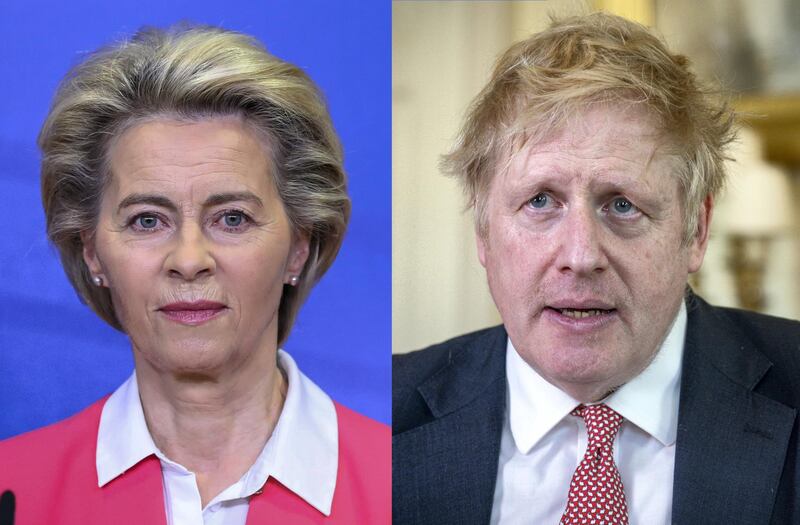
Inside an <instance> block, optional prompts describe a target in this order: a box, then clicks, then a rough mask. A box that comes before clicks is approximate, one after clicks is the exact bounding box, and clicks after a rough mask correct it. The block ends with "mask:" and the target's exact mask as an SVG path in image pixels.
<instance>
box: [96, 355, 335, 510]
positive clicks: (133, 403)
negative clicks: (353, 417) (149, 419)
mask: <svg viewBox="0 0 800 525" xmlns="http://www.w3.org/2000/svg"><path fill="white" fill-rule="evenodd" d="M278 365H279V366H280V368H281V369H282V370H283V371H284V372H285V374H286V377H287V379H288V383H289V384H288V389H287V392H286V399H285V401H284V404H283V410H282V411H281V414H280V416H279V418H278V423H277V424H276V426H275V429H274V430H273V431H272V436H270V438H269V440H268V441H267V443H266V445H264V449H263V450H262V451H261V454H260V455H259V456H258V458H257V459H256V461H255V463H254V464H253V465H252V466H251V467H250V469H249V470H248V471H247V472H246V473H245V474H244V475H243V476H242V477H241V479H239V481H237V482H236V483H234V484H233V485H231V486H230V487H228V488H226V489H225V490H223V491H222V492H221V493H220V494H219V495H218V496H216V497H215V498H214V499H213V500H211V501H210V502H209V503H208V505H206V507H205V508H201V500H200V491H199V490H198V488H197V481H196V479H195V475H194V474H193V473H192V472H190V471H189V470H187V469H186V468H185V467H183V466H182V465H179V464H178V463H175V462H174V461H171V460H170V459H169V458H167V457H166V456H165V455H164V454H163V453H162V452H161V451H160V450H159V449H158V448H157V447H156V445H155V443H153V438H152V437H151V436H150V433H149V431H148V430H147V424H146V423H145V419H144V412H143V410H142V403H141V400H140V399H139V387H138V384H137V382H136V373H135V372H134V374H133V375H131V377H130V378H128V380H127V381H125V383H123V384H122V386H120V387H119V388H118V389H117V390H116V391H115V392H114V393H113V394H112V395H111V397H109V398H108V401H106V404H105V406H104V407H103V412H102V414H101V416H100V428H99V431H98V434H97V478H98V483H99V485H100V487H102V486H103V485H105V484H106V483H108V482H109V481H111V480H112V479H114V478H116V477H117V476H121V475H124V473H125V471H126V470H127V469H129V468H131V467H132V466H134V465H135V464H137V463H138V462H139V461H141V460H142V459H144V458H146V457H148V456H150V455H151V454H155V455H156V456H157V457H158V459H159V460H160V461H161V474H162V477H163V481H164V505H165V508H166V515H167V523H168V524H170V525H198V524H204V525H223V524H224V525H244V524H245V521H246V520H247V509H248V506H249V500H248V498H249V496H251V495H252V494H253V493H255V492H256V491H258V490H259V489H261V488H262V487H263V486H264V483H266V481H267V478H268V477H270V476H271V477H274V478H275V479H277V480H278V481H280V482H281V483H282V484H283V485H284V486H286V487H287V488H288V489H289V490H291V491H292V492H294V493H295V494H297V495H298V496H300V497H301V498H303V499H304V500H305V501H306V502H308V504H309V505H311V506H313V507H315V508H316V509H318V510H319V511H320V512H322V513H323V514H325V515H326V516H329V515H330V512H331V504H332V501H333V492H334V487H335V485H336V473H337V469H338V451H339V435H338V425H337V419H336V409H335V408H334V405H333V401H331V399H330V398H329V397H328V395H327V394H325V393H324V392H323V391H322V390H320V389H319V387H317V385H315V384H314V383H313V382H312V381H311V380H310V379H309V378H307V377H306V376H305V375H303V373H302V372H300V370H299V369H298V368H297V365H296V364H295V362H294V360H293V359H292V358H291V356H289V354H287V353H286V352H284V351H283V350H279V351H278Z"/></svg>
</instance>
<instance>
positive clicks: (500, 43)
mask: <svg viewBox="0 0 800 525" xmlns="http://www.w3.org/2000/svg"><path fill="white" fill-rule="evenodd" d="M392 7H393V12H392V16H393V22H392V23H393V31H392V53H393V56H392V64H393V86H392V97H393V114H392V206H393V221H392V241H393V251H392V254H393V255H392V321H393V322H392V325H393V330H392V332H393V334H392V348H393V350H394V351H395V352H407V351H410V350H414V349H418V348H421V347H423V346H427V345H429V344H433V343H435V342H438V341H441V340H444V339H448V338H450V337H453V336H456V335H458V334H462V333H465V332H469V331H472V330H477V329H479V328H482V327H486V326H490V325H493V324H497V323H499V322H500V318H499V316H498V314H497V311H496V310H495V307H494V303H493V302H492V300H491V297H490V296H489V292H488V287H487V286H486V279H485V275H484V271H483V268H482V267H481V266H480V264H479V262H478V259H477V256H476V253H475V242H474V235H473V231H472V217H471V215H470V214H469V213H465V212H463V199H462V195H461V192H460V190H459V188H458V187H457V185H456V183H455V181H453V180H450V179H448V178H446V177H444V176H443V175H442V174H441V172H440V171H439V168H438V162H439V158H440V156H441V155H442V154H443V153H445V152H447V151H448V150H449V148H450V147H451V146H452V145H453V143H454V140H455V137H456V135H457V133H458V128H459V126H460V123H461V118H462V115H463V114H464V112H465V110H466V107H467V105H468V104H469V102H470V101H471V99H472V98H473V97H474V96H475V95H476V94H477V93H478V91H479V90H480V89H481V87H482V86H483V85H484V84H485V83H486V80H487V79H488V75H489V72H490V69H491V66H492V63H493V61H494V60H495V58H496V57H497V55H498V54H499V53H501V52H502V51H503V50H504V49H505V48H506V47H508V45H509V44H510V43H511V42H513V41H514V40H517V39H519V38H522V37H524V36H527V35H528V34H530V33H531V32H534V31H538V30H541V29H542V28H544V27H545V26H546V24H547V20H548V19H547V13H548V12H550V11H552V12H555V13H557V14H567V13H572V12H579V11H582V10H583V11H585V10H586V7H585V2H572V1H567V2H564V1H561V2H542V1H535V2H451V1H447V2H394V3H393V5H392Z"/></svg>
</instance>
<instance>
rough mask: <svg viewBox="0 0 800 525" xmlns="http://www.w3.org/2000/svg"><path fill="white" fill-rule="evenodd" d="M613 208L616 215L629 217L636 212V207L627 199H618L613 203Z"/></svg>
mask: <svg viewBox="0 0 800 525" xmlns="http://www.w3.org/2000/svg"><path fill="white" fill-rule="evenodd" d="M611 208H612V209H613V211H614V212H615V213H618V214H620V215H628V214H630V213H631V212H632V211H635V210H636V206H634V205H633V203H632V202H631V201H629V200H628V199H626V198H625V197H617V198H616V199H614V200H613V201H612V202H611Z"/></svg>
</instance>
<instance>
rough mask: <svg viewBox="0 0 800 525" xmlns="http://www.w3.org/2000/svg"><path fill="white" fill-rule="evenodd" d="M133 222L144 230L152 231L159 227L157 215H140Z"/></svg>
mask: <svg viewBox="0 0 800 525" xmlns="http://www.w3.org/2000/svg"><path fill="white" fill-rule="evenodd" d="M133 222H134V224H135V225H136V226H137V227H138V228H140V229H142V230H152V229H155V228H157V227H158V217H156V216H155V215H139V216H138V217H136V218H135V219H134V221H133Z"/></svg>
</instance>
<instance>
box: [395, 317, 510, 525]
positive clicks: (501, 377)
mask: <svg viewBox="0 0 800 525" xmlns="http://www.w3.org/2000/svg"><path fill="white" fill-rule="evenodd" d="M505 347H506V333H505V330H504V329H502V327H498V328H497V329H495V330H492V331H490V332H488V333H487V334H485V335H484V336H483V337H481V338H478V339H476V340H474V341H472V342H471V343H470V344H469V345H467V346H465V347H464V348H461V349H459V350H454V352H453V357H452V359H451V361H450V363H448V365H447V366H445V367H444V368H443V369H442V370H441V371H439V372H438V373H437V374H435V375H434V376H432V377H431V378H430V379H429V380H428V381H426V382H425V383H423V384H422V385H420V387H419V388H418V391H419V393H420V395H421V396H422V398H423V399H424V401H425V403H426V404H427V405H428V408H429V409H430V411H431V413H432V414H433V416H434V420H433V421H432V422H430V423H428V424H426V425H423V426H421V427H417V428H414V429H412V430H409V431H407V432H404V433H402V434H398V435H395V436H394V438H393V441H392V447H393V449H392V452H393V457H394V458H403V459H402V460H403V461H406V462H407V461H413V462H414V464H413V466H411V467H409V466H408V465H407V464H406V465H405V466H404V470H405V471H406V472H408V473H409V478H408V479H407V484H404V487H405V488H404V489H403V490H412V491H414V492H415V494H414V495H413V499H415V500H417V501H418V502H419V504H418V505H415V506H414V507H415V508H416V509H425V515H424V516H422V515H420V516H415V519H414V522H415V523H437V524H442V525H444V524H450V523H453V524H455V523H457V524H471V523H488V521H489V518H490V516H491V511H492V500H493V497H494V486H495V479H496V478H497V461H498V457H499V454H500V438H501V434H502V428H503V418H504V413H505V404H506V379H505V359H504V356H505Z"/></svg>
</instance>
